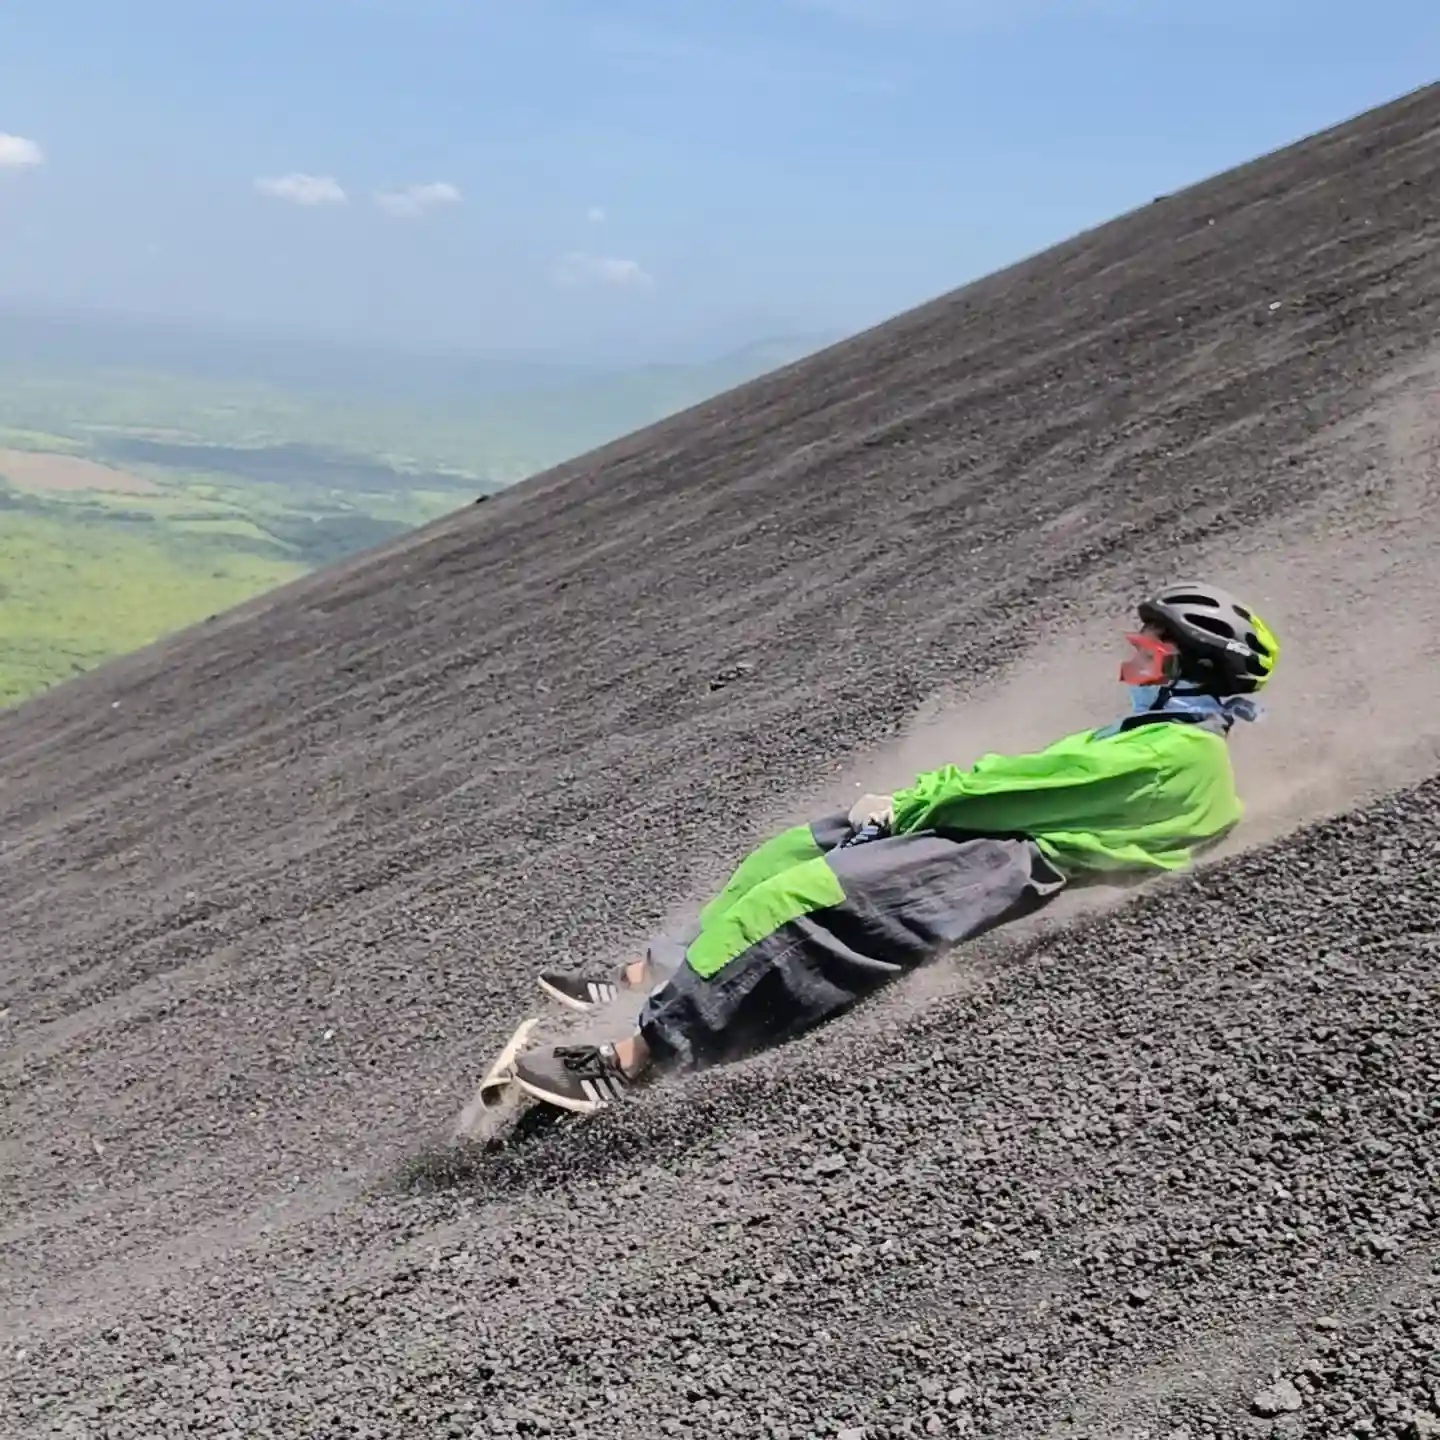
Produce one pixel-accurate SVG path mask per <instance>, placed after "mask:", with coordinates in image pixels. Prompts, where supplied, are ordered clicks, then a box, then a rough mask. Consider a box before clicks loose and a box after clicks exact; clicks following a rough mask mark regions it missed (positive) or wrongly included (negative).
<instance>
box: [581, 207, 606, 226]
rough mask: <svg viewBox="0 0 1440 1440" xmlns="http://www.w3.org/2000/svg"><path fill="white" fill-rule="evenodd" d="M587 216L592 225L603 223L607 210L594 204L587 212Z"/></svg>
mask: <svg viewBox="0 0 1440 1440" xmlns="http://www.w3.org/2000/svg"><path fill="white" fill-rule="evenodd" d="M585 218H586V219H587V220H588V221H589V222H590V223H591V224H592V225H603V224H604V223H605V211H604V209H603V207H601V206H599V205H592V206H591V207H590V208H589V209H588V210H587V211H586V212H585Z"/></svg>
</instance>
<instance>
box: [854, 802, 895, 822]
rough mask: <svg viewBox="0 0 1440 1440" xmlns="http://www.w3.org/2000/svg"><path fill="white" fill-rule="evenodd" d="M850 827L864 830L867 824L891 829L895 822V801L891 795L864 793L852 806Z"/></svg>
mask: <svg viewBox="0 0 1440 1440" xmlns="http://www.w3.org/2000/svg"><path fill="white" fill-rule="evenodd" d="M849 820H850V828H851V829H852V830H863V829H864V828H865V827H866V826H867V825H878V826H879V827H880V828H881V829H882V830H889V828H890V827H891V826H892V825H893V824H894V823H895V801H894V797H893V796H890V795H862V796H861V797H860V798H859V799H858V800H857V801H856V802H855V803H854V805H852V806H851V807H850V815H849Z"/></svg>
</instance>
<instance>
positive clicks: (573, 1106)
mask: <svg viewBox="0 0 1440 1440" xmlns="http://www.w3.org/2000/svg"><path fill="white" fill-rule="evenodd" d="M515 1085H516V1088H517V1089H520V1090H523V1091H524V1092H525V1093H526V1094H527V1095H528V1096H529V1097H530V1098H531V1099H532V1100H538V1101H540V1103H541V1104H542V1105H551V1106H553V1107H554V1108H555V1109H556V1110H569V1111H570V1112H571V1114H574V1115H593V1114H595V1113H596V1111H598V1110H603V1109H604V1108H605V1106H606V1104H607V1102H606V1101H604V1100H571V1099H569V1098H568V1097H567V1098H563V1099H562V1098H561V1097H560V1096H559V1095H552V1094H551V1093H550V1092H549V1091H548V1090H541V1089H539V1088H538V1087H537V1086H535V1085H529V1084H527V1083H526V1082H525V1081H524V1080H522V1079H521V1078H520V1076H518V1075H517V1076H516V1077H515Z"/></svg>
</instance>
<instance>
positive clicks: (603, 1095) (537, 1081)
mask: <svg viewBox="0 0 1440 1440" xmlns="http://www.w3.org/2000/svg"><path fill="white" fill-rule="evenodd" d="M515 1083H516V1084H517V1085H518V1086H519V1087H520V1088H521V1089H522V1090H523V1091H525V1093H526V1094H527V1095H532V1096H534V1098H535V1099H536V1100H543V1101H544V1102H545V1103H546V1104H547V1105H555V1106H557V1107H558V1108H560V1109H561V1110H574V1111H576V1112H577V1113H578V1114H581V1115H591V1114H594V1112H595V1111H596V1110H603V1109H604V1108H605V1106H607V1105H609V1104H611V1103H612V1102H613V1101H616V1100H618V1099H619V1098H620V1097H621V1095H623V1094H624V1093H625V1091H626V1090H628V1089H629V1088H630V1084H631V1082H630V1080H628V1079H627V1078H626V1075H625V1072H624V1070H623V1069H622V1068H621V1066H620V1062H619V1060H617V1059H616V1058H615V1051H614V1048H613V1047H612V1046H609V1045H559V1046H557V1047H556V1048H555V1049H554V1050H549V1051H545V1050H537V1051H534V1052H533V1053H531V1054H529V1055H525V1056H522V1057H521V1058H520V1059H519V1060H517V1061H516V1062H515Z"/></svg>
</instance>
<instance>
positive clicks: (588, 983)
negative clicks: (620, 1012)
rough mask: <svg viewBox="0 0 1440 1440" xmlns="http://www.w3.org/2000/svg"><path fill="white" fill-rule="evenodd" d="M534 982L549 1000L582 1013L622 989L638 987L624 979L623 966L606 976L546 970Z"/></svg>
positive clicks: (607, 999)
mask: <svg viewBox="0 0 1440 1440" xmlns="http://www.w3.org/2000/svg"><path fill="white" fill-rule="evenodd" d="M647 974H648V969H647ZM535 983H536V984H537V985H539V987H540V988H541V989H542V990H543V991H544V992H545V993H546V994H547V995H548V996H549V997H550V998H551V999H552V1000H558V1001H559V1002H560V1003H561V1004H562V1005H567V1006H569V1008H570V1009H571V1010H579V1011H580V1012H581V1013H582V1014H586V1015H588V1014H589V1013H590V1012H591V1011H593V1010H598V1009H600V1007H601V1006H602V1005H608V1004H610V1002H611V1001H612V1000H615V999H616V998H617V997H618V996H619V995H620V992H621V991H622V990H636V989H639V988H640V987H639V986H636V985H632V984H631V983H630V981H628V980H627V979H626V978H625V970H624V967H622V968H620V969H619V970H615V971H612V972H611V973H610V974H608V975H596V974H593V973H592V974H589V975H566V974H562V973H561V972H560V971H558V970H546V971H544V972H542V973H541V974H540V975H539V976H538V977H537V978H536V982H535Z"/></svg>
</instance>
